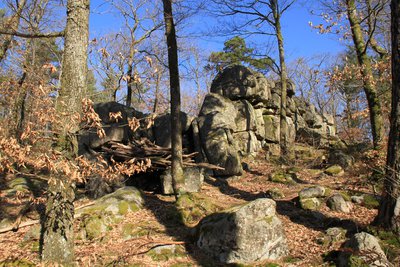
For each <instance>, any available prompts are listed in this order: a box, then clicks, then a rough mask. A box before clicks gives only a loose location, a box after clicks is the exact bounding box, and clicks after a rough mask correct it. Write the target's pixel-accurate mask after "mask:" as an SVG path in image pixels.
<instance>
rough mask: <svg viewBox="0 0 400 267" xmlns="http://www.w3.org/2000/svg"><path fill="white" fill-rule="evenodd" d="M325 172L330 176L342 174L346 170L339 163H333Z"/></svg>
mask: <svg viewBox="0 0 400 267" xmlns="http://www.w3.org/2000/svg"><path fill="white" fill-rule="evenodd" d="M325 173H326V174H328V175H330V176H342V175H343V174H344V170H343V168H342V167H341V166H339V165H332V166H330V167H328V168H327V169H325Z"/></svg>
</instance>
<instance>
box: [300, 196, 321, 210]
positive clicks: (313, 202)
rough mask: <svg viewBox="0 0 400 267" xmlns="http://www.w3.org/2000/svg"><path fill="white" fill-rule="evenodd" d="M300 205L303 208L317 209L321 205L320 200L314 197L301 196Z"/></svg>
mask: <svg viewBox="0 0 400 267" xmlns="http://www.w3.org/2000/svg"><path fill="white" fill-rule="evenodd" d="M300 206H301V208H302V209H304V210H318V209H319V208H320V207H321V201H320V200H319V199H318V198H316V197H311V198H302V199H300Z"/></svg>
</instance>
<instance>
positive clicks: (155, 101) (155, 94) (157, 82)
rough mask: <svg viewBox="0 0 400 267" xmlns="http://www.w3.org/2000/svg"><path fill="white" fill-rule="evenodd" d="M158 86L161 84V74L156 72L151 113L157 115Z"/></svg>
mask: <svg viewBox="0 0 400 267" xmlns="http://www.w3.org/2000/svg"><path fill="white" fill-rule="evenodd" d="M160 84H161V73H159V72H157V73H156V90H155V93H154V105H153V113H157V111H158V101H159V94H160Z"/></svg>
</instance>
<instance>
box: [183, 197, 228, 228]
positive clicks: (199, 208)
mask: <svg viewBox="0 0 400 267" xmlns="http://www.w3.org/2000/svg"><path fill="white" fill-rule="evenodd" d="M176 206H177V209H178V212H179V214H180V218H181V222H183V223H184V224H185V225H193V224H195V223H197V222H199V221H200V220H201V219H202V218H203V217H205V216H207V215H208V214H211V213H214V212H217V211H219V210H221V208H220V207H218V206H216V205H215V204H213V201H212V200H211V199H208V198H207V197H204V196H201V195H200V194H197V193H187V194H184V195H181V196H180V197H179V199H178V201H177V202H176Z"/></svg>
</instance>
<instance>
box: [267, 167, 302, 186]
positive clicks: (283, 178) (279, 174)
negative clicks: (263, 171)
mask: <svg viewBox="0 0 400 267" xmlns="http://www.w3.org/2000/svg"><path fill="white" fill-rule="evenodd" d="M296 178H297V177H296V174H295V173H286V172H284V171H283V170H279V171H276V172H274V173H272V174H270V176H269V180H270V181H271V182H274V183H281V184H295V183H296V182H295V181H294V179H296Z"/></svg>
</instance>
